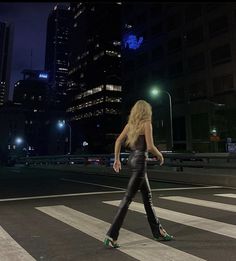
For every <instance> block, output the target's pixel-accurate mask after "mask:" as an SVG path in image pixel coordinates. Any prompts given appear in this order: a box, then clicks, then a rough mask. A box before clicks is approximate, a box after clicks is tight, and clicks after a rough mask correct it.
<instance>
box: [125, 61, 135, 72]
mask: <svg viewBox="0 0 236 261" xmlns="http://www.w3.org/2000/svg"><path fill="white" fill-rule="evenodd" d="M124 65H125V70H127V71H132V70H133V69H134V60H128V61H126V62H125V64H124Z"/></svg>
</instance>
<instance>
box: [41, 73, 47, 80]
mask: <svg viewBox="0 0 236 261" xmlns="http://www.w3.org/2000/svg"><path fill="white" fill-rule="evenodd" d="M39 78H43V79H47V78H48V74H47V73H40V74H39Z"/></svg>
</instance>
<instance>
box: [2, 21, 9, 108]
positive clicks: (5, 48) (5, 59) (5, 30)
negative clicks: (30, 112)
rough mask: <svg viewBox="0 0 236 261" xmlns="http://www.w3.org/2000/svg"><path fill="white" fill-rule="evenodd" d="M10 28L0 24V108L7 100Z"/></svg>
mask: <svg viewBox="0 0 236 261" xmlns="http://www.w3.org/2000/svg"><path fill="white" fill-rule="evenodd" d="M11 52H12V26H10V25H9V24H7V23H5V22H0V106H1V105H3V104H4V103H5V102H7V101H8V100H9V89H10V66H11Z"/></svg>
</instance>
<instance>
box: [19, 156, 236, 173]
mask: <svg viewBox="0 0 236 261" xmlns="http://www.w3.org/2000/svg"><path fill="white" fill-rule="evenodd" d="M163 156H164V158H165V164H164V166H167V167H173V168H175V170H176V171H183V169H184V168H208V169H215V168H217V169H220V168H222V169H236V154H230V153H163ZM128 157H129V153H121V162H122V163H123V164H124V165H126V163H127V161H128ZM113 162H114V154H90V155H87V154H86V155H85V154H84V155H83V154H81V155H53V156H33V157H22V158H19V159H18V160H17V163H21V164H25V165H27V166H30V165H53V164H54V165H55V164H68V165H72V164H80V165H81V164H82V165H85V166H86V165H89V164H97V165H105V166H109V167H110V166H111V165H112V164H113ZM147 164H148V166H155V165H159V162H158V161H157V160H156V159H155V158H154V157H148V159H147Z"/></svg>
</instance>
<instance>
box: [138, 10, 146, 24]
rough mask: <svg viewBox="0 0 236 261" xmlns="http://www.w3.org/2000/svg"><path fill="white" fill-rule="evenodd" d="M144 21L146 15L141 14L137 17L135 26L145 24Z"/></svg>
mask: <svg viewBox="0 0 236 261" xmlns="http://www.w3.org/2000/svg"><path fill="white" fill-rule="evenodd" d="M146 21H147V14H146V13H142V14H140V15H138V16H137V19H136V24H137V25H142V24H145V23H146Z"/></svg>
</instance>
